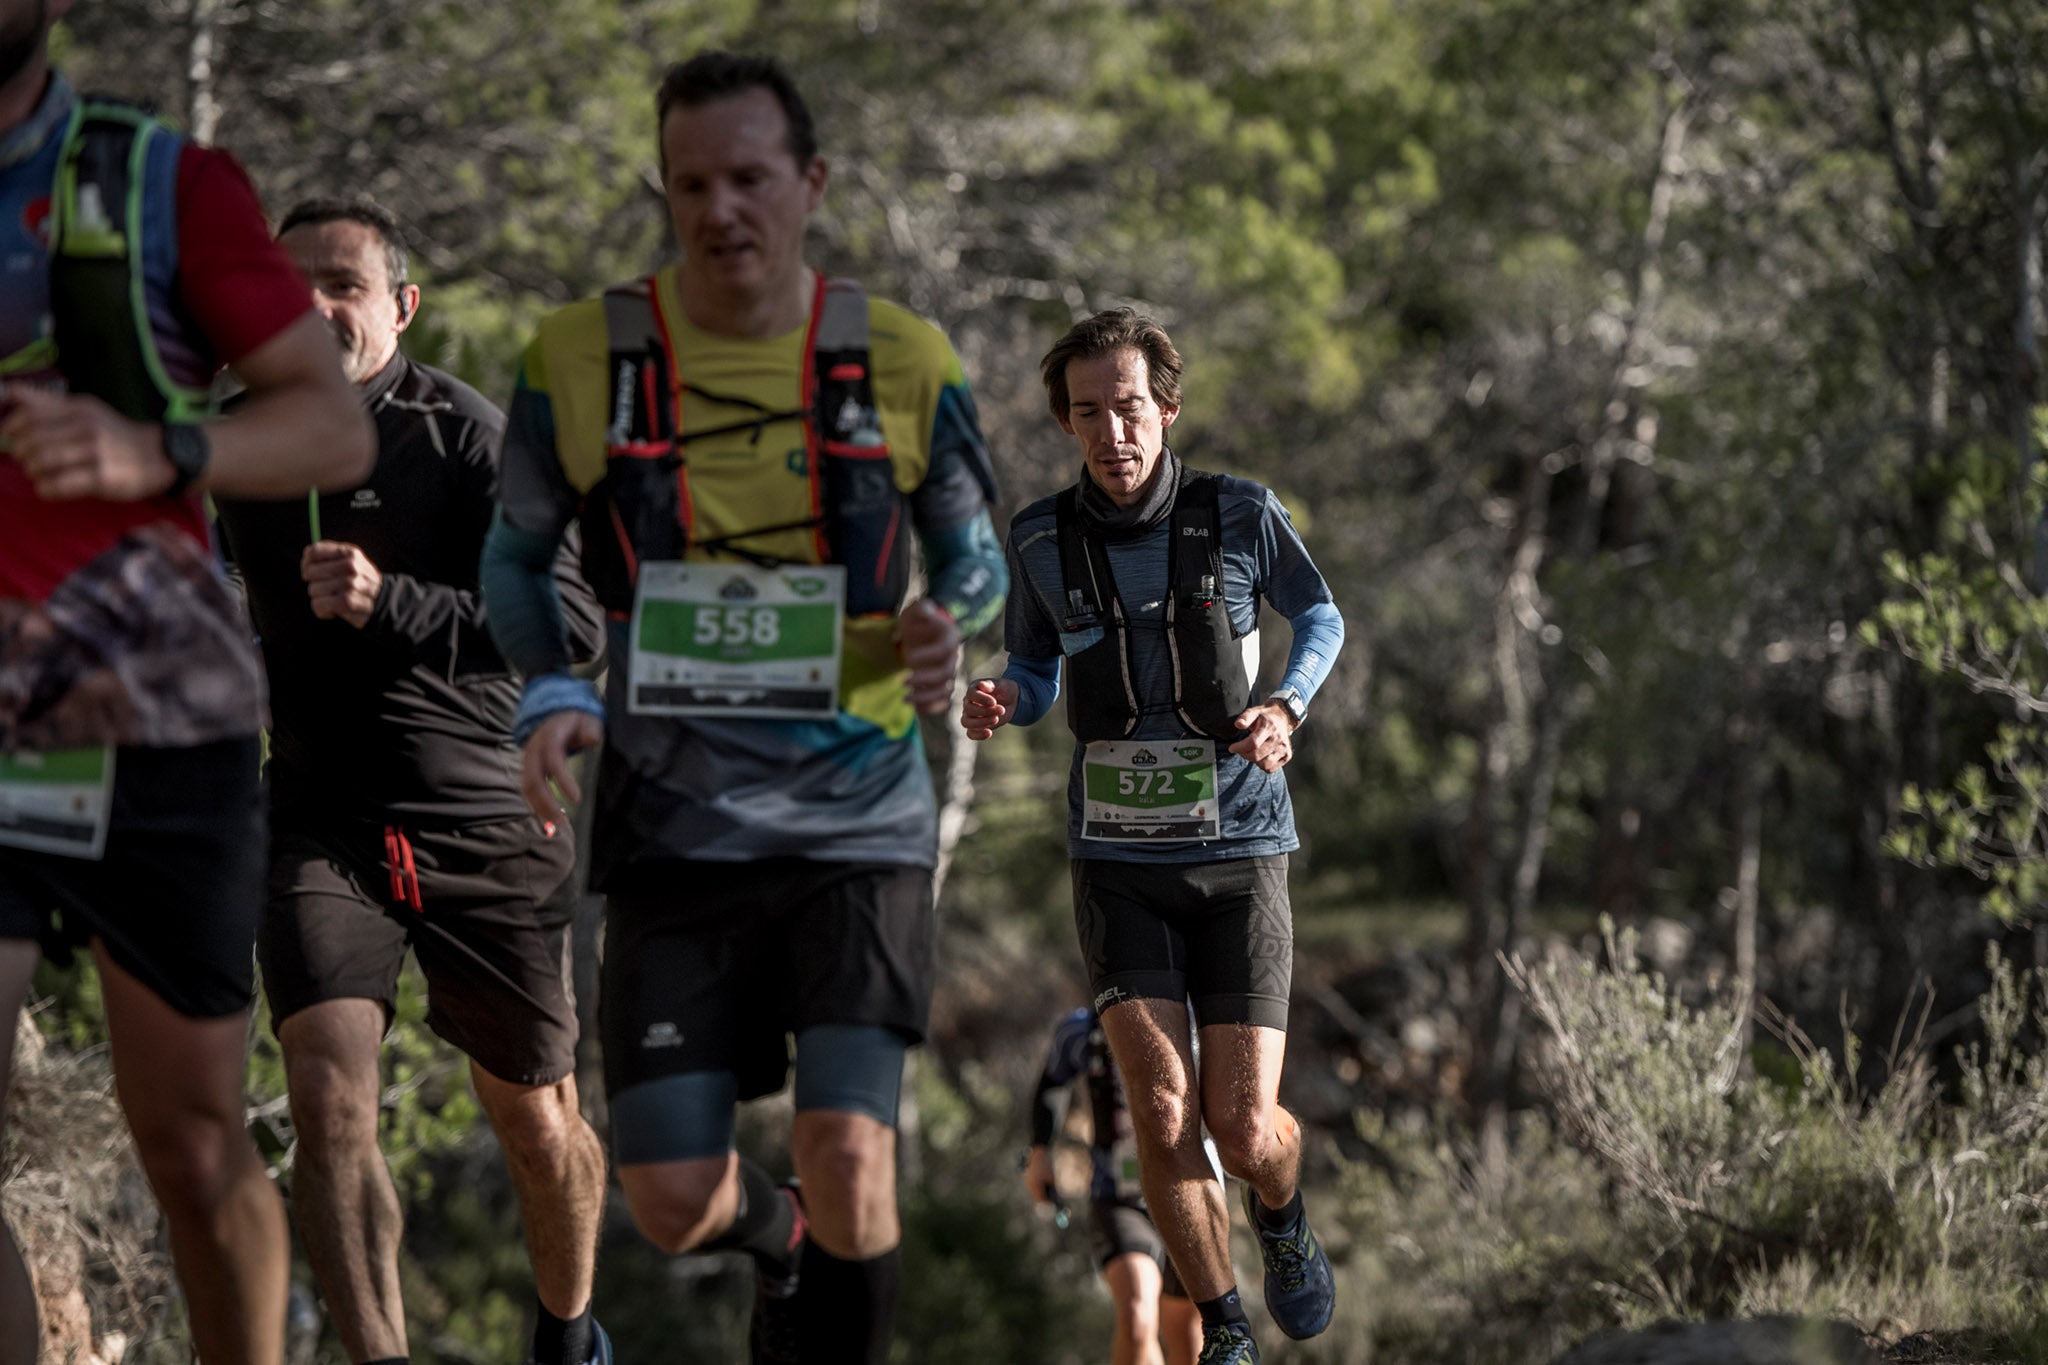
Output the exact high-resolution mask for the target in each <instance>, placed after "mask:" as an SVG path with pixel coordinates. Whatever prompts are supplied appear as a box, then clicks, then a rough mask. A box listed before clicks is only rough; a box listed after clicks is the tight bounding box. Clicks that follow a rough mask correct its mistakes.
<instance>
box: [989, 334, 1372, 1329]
mask: <svg viewBox="0 0 2048 1365" xmlns="http://www.w3.org/2000/svg"><path fill="white" fill-rule="evenodd" d="M1042 374H1043V378H1044V380H1045V385H1046V390H1047V393H1048V396H1049V398H1050V401H1051V406H1052V411H1053V415H1054V416H1055V417H1056V418H1057V419H1058V420H1059V423H1060V428H1061V429H1062V430H1063V431H1065V432H1066V433H1067V434H1068V435H1070V436H1072V437H1073V438H1074V440H1075V443H1076V444H1077V445H1078V446H1079V447H1080V452H1081V455H1082V461H1083V463H1082V470H1083V473H1082V477H1081V478H1080V479H1079V480H1078V481H1077V482H1076V483H1075V484H1074V485H1073V486H1072V487H1070V488H1067V489H1065V490H1063V491H1061V492H1060V493H1057V494H1054V495H1052V496H1050V497H1046V498H1042V499H1040V500H1039V501H1037V502H1035V503H1033V504H1032V505H1031V506H1029V507H1027V508H1025V509H1024V510H1023V511H1022V512H1020V513H1018V515H1017V517H1016V519H1015V520H1014V521H1013V522H1012V523H1011V528H1010V539H1009V547H1008V561H1009V567H1010V579H1011V584H1012V592H1011V595H1010V599H1009V606H1008V608H1007V611H1006V614H1005V624H1004V636H1005V643H1006V644H1007V646H1008V648H1009V653H1010V660H1009V664H1008V667H1007V668H1006V669H1005V671H1004V673H1003V676H1002V677H1000V678H989V679H982V680H979V681H977V682H976V683H975V684H974V685H973V687H972V688H971V689H970V690H969V692H968V695H967V699H966V701H965V702H964V703H963V704H962V708H961V724H962V725H963V727H964V728H965V729H966V732H967V734H968V736H969V737H970V738H973V739H987V738H988V737H989V736H990V735H992V734H993V733H994V732H995V731H996V729H998V728H999V727H1001V726H1003V725H1005V724H1018V725H1029V724H1032V723H1033V722H1035V721H1037V720H1038V719H1039V718H1040V717H1042V716H1044V715H1045V713H1046V712H1047V711H1048V710H1049V709H1050V708H1051V705H1052V702H1053V701H1054V699H1055V698H1056V697H1057V696H1058V695H1059V693H1060V691H1061V678H1062V668H1061V664H1062V661H1064V665H1065V667H1064V675H1065V690H1066V695H1067V719H1068V724H1069V726H1070V727H1071V728H1072V729H1073V731H1074V735H1075V738H1076V739H1077V741H1079V742H1078V743H1077V745H1076V747H1075V751H1074V759H1073V765H1072V770H1071V776H1070V778H1069V783H1068V797H1069V807H1070V822H1069V826H1068V848H1069V851H1070V853H1071V855H1072V858H1073V885H1074V915H1075V922H1076V927H1077V929H1078V931H1079V934H1080V939H1081V944H1082V949H1083V952H1084V953H1085V954H1086V955H1087V959H1088V969H1089V975H1090V978H1091V982H1092V985H1093V988H1094V991H1095V1008H1096V1009H1097V1010H1098V1011H1100V1012H1101V1016H1102V1025H1103V1029H1104V1031H1105V1032H1106V1033H1107V1034H1108V1038H1109V1044H1110V1047H1111V1049H1112V1051H1113V1052H1114V1053H1115V1056H1116V1060H1117V1064H1118V1066H1119V1067H1120V1068H1121V1069H1122V1071H1123V1073H1124V1080H1125V1085H1126V1087H1127V1089H1128V1093H1129V1096H1130V1103H1131V1118H1132V1122H1133V1126H1134V1129H1135V1133H1136V1137H1137V1143H1138V1155H1139V1162H1140V1168H1141V1176H1142V1181H1143V1185H1144V1193H1145V1202H1146V1204H1147V1205H1148V1207H1149V1208H1150V1210H1151V1213H1152V1217H1153V1219H1154V1220H1155V1221H1156V1222H1157V1224H1158V1226H1159V1232H1160V1235H1161V1236H1162V1238H1164V1240H1165V1242H1166V1246H1167V1249H1168V1251H1169V1252H1171V1254H1172V1257H1173V1262H1174V1264H1175V1265H1176V1266H1177V1267H1178V1268H1179V1270H1180V1275H1181V1279H1182V1280H1183V1282H1184V1283H1185V1284H1186V1285H1187V1288H1188V1291H1189V1294H1190V1297H1192V1298H1193V1299H1194V1300H1195V1301H1196V1304H1197V1306H1198V1307H1199V1308H1200V1310H1201V1314H1202V1322H1203V1348H1202V1356H1201V1362H1202V1365H1247V1363H1249V1362H1256V1361H1257V1360H1258V1348H1257V1345H1256V1343H1255V1342H1254V1340H1253V1338H1252V1334H1251V1328H1250V1324H1249V1321H1248V1320H1247V1319H1246V1317H1245V1314H1244V1310H1243V1308H1242V1306H1241V1305H1240V1304H1239V1302H1238V1295H1237V1290H1236V1286H1235V1283H1234V1277H1233V1275H1232V1272H1231V1268H1230V1259H1229V1221H1228V1213H1227V1210H1226V1208H1225V1205H1224V1201H1223V1198H1222V1194H1221V1190H1220V1188H1219V1187H1218V1186H1217V1184H1216V1182H1215V1180H1214V1178H1213V1176H1212V1174H1211V1172H1210V1170H1209V1165H1208V1160H1207V1158H1206V1156H1205V1155H1204V1152H1203V1147H1202V1129H1203V1125H1204V1123H1206V1124H1207V1127H1208V1130H1209V1132H1210V1134H1211V1135H1212V1136H1213V1137H1214V1139H1215V1142H1216V1146H1217V1149H1218V1151H1219V1153H1220V1155H1221V1157H1222V1162H1223V1168H1224V1170H1225V1171H1226V1172H1228V1173H1229V1174H1231V1175H1233V1176H1236V1177H1238V1178H1239V1179H1241V1180H1243V1181H1244V1182H1245V1186H1246V1194H1245V1207H1246V1212H1247V1216H1248V1217H1249V1218H1250V1219H1251V1221H1252V1223H1253V1225H1254V1227H1255V1228H1256V1229H1257V1230H1258V1233H1259V1241H1260V1249H1261V1252H1262V1254H1263V1256H1264V1259H1265V1264H1266V1279H1265V1289H1266V1303H1267V1308H1268V1309H1269V1311H1270V1312H1271V1313H1272V1315H1273V1318H1274V1320H1275V1321H1276V1322H1277V1323H1278V1324H1279V1325H1280V1328H1281V1330H1282V1331H1284V1332H1285V1333H1286V1334H1287V1335H1288V1336H1290V1337H1296V1338H1303V1337H1312V1336H1315V1335H1316V1334H1317V1333H1319V1332H1321V1331H1322V1330H1323V1329H1324V1328H1325V1327H1327V1326H1328V1325H1329V1322H1330V1316H1331V1313H1332V1311H1333V1309H1334V1305H1335V1289H1334V1284H1333V1281H1332V1278H1331V1274H1330V1265H1329V1260H1328V1258H1327V1257H1326V1256H1325V1255H1324V1253H1323V1250H1322V1247H1321V1245H1320V1244H1319V1243H1318V1241H1317V1240H1316V1237H1315V1234H1314V1233H1313V1232H1312V1231H1311V1230H1310V1228H1309V1224H1308V1220H1307V1218H1306V1217H1305V1216H1304V1214H1303V1212H1302V1207H1301V1193H1300V1190H1299V1188H1298V1183H1297V1180H1298V1176H1299V1173H1300V1168H1301V1126H1300V1124H1299V1123H1297V1122H1296V1121H1295V1119H1294V1116H1293V1115H1291V1114H1289V1113H1288V1112H1287V1111H1286V1110H1285V1109H1283V1108H1281V1107H1280V1104H1279V1089H1280V1066H1281V1056H1282V1053H1283V1051H1284V1048H1285V1043H1286V1026H1287V999H1288V986H1289V982H1290V978H1291V975H1292V969H1293V953H1294V945H1293V924H1292V917H1291V914H1290V911H1289V907H1288V899H1287V854H1288V853H1289V852H1291V851H1292V850H1293V849H1294V848H1296V847H1297V841H1296V839H1295V834H1294V815H1293V808H1292V805H1291V804H1290V802H1289V800H1288V794H1287V784H1286V780H1285V778H1284V777H1283V776H1282V775H1281V769H1282V768H1283V767H1284V766H1285V765H1286V763H1287V761H1288V759H1289V758H1290V757H1292V755H1293V752H1294V733H1295V730H1296V728H1297V727H1298V726H1299V725H1300V724H1301V722H1302V719H1303V718H1304V716H1305V715H1306V712H1307V707H1308V703H1309V700H1310V698H1312V697H1313V696H1314V694H1315V689H1316V687H1317V686H1318V685H1319V684H1320V683H1321V682H1322V681H1323V679H1324V678H1325V677H1326V676H1327V675H1328V672H1329V668H1330V665H1331V662H1332V660H1334V658H1335V657H1336V654H1337V651H1338V649H1339V648H1340V647H1341V646H1342V644H1343V640H1344V623H1343V618H1342V617H1341V616H1339V614H1338V612H1337V609H1336V607H1335V606H1334V605H1333V604H1332V602H1331V599H1330V592H1329V588H1328V586H1327V585H1326V584H1325V583H1324V582H1323V579H1322V575H1321V574H1319V573H1318V572H1317V571H1316V568H1315V565H1314V564H1313V563H1312V562H1311V561H1310V559H1309V556H1308V552H1307V550H1306V549H1305V548H1304V547H1303V545H1302V543H1301V538H1300V537H1299V536H1298V535H1297V534H1296V533H1295V530H1294V527H1293V524H1292V523H1291V522H1290V521H1289V520H1288V517H1287V513H1286V512H1285V511H1284V510H1283V509H1282V508H1281V506H1280V504H1279V501H1278V500H1277V499H1276V498H1274V496H1273V494H1272V493H1271V492H1270V491H1268V490H1267V489H1265V488H1262V487H1260V486H1259V485H1258V484H1255V483H1251V482H1249V481H1248V480H1244V479H1235V478H1230V477H1228V476H1219V475H1213V474H1204V473H1200V472H1198V471H1194V470H1190V469H1188V468H1186V467H1185V466H1183V465H1182V464H1181V462H1180V459H1179V457H1178V456H1177V455H1176V454H1175V453H1174V452H1173V451H1172V450H1171V449H1169V448H1168V447H1167V445H1166V432H1167V429H1168V428H1169V427H1171V426H1172V424H1173V421H1174V419H1175V418H1176V417H1177V416H1178V415H1179V413H1180V375H1181V358H1180V355H1179V353H1178V352H1177V351H1176V350H1175V349H1174V346H1173V342H1172V341H1171V339H1170V338H1168V336H1167V335H1166V332H1165V331H1164V329H1162V328H1161V327H1160V326H1159V325H1158V324H1157V323H1156V322H1153V321H1152V320H1151V319H1149V318H1145V317H1141V316H1139V315H1138V314H1136V313H1134V312H1132V311H1131V310H1130V309H1127V308H1124V309H1116V310H1114V311H1111V312H1106V313H1099V314H1097V315H1096V316H1094V317H1092V318H1089V319H1087V320H1086V321H1084V322H1082V323H1080V324H1078V325H1076V326H1075V327H1074V328H1073V330H1072V331H1070V332H1068V334H1067V335H1066V336H1065V337H1063V338H1061V339H1060V341H1059V342H1058V344H1056V345H1055V346H1054V347H1053V348H1052V350H1051V351H1050V352H1049V353H1047V355H1046V357H1045V360H1044V362H1043V365H1042ZM1262 600H1263V601H1264V602H1266V603H1268V604H1270V605H1271V606H1272V607H1273V608H1274V610H1276V611H1277V612H1279V613H1280V614H1281V615H1282V616H1285V617H1286V618H1287V619H1288V622H1289V625H1290V626H1291V628H1292V630H1293V642H1292V648H1291V649H1290V651H1289V655H1288V660H1287V665H1286V669H1285V671H1284V672H1283V674H1282V676H1281V678H1280V681H1279V683H1278V685H1277V686H1276V687H1274V688H1273V689H1271V690H1270V691H1267V692H1260V691H1258V690H1256V689H1255V688H1253V687H1252V686H1251V683H1252V681H1253V680H1254V677H1255V674H1256V658H1257V654H1256V649H1255V646H1254V638H1253V632H1254V627H1255V626H1256V624H1257V620H1258V609H1259V604H1260V602H1261V601H1262ZM1247 659H1249V660H1251V662H1250V663H1248V662H1247ZM1260 697H1263V698H1264V700H1257V699H1258V698H1260ZM1189 1002H1191V1003H1192V1008H1193V1018H1192V1020H1191V1019H1190V1014H1189ZM1193 1028H1198V1029H1199V1030H1200V1043H1201V1062H1200V1065H1199V1067H1197V1065H1196V1062H1195V1051H1194V1046H1193V1043H1194V1038H1193V1036H1192V1034H1191V1029H1193Z"/></svg>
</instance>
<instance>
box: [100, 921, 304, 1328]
mask: <svg viewBox="0 0 2048 1365" xmlns="http://www.w3.org/2000/svg"><path fill="white" fill-rule="evenodd" d="M95 948H96V950H97V951H96V956H97V957H98V960H99V971H100V985H101V992H102V995H103V996H104V998H105V1000H106V1008H107V1033H108V1037H109V1040H110V1043H111V1051H112V1054H113V1059H114V1090H115V1093H116V1094H117V1095H118V1096H119V1097H120V1100H121V1108H122V1109H123V1110H124V1111H125V1112H126V1114H127V1116H128V1128H129V1131H130V1132H131V1133H132V1134H133V1135H134V1137H135V1149H136V1153H137V1155H138V1156H140V1157H141V1160H142V1169H143V1173H144V1174H145V1175H147V1176H148V1177H149V1183H150V1188H151V1189H153V1190H154V1191H155V1192H156V1198H157V1204H158V1206H159V1207H160V1208H162V1209H163V1212H164V1218H165V1221H166V1222H167V1223H168V1224H169V1225H170V1234H171V1256H172V1259H173V1261H174V1262H175V1264H176V1266H177V1271H178V1281H179V1283H180V1284H182V1285H183V1286H184V1289H185V1299H186V1303H187V1305H188V1307H189V1311H190V1313H191V1316H192V1344H193V1346H194V1347H195V1348H196V1349H197V1353H198V1355H199V1357H200V1359H202V1360H204V1361H205V1362H206V1365H277V1362H278V1361H279V1360H280V1359H282V1357H283V1355H284V1315H285V1293H286V1288H287V1274H288V1271H289V1267H290V1263H291V1262H290V1258H291V1248H290V1241H289V1238H288V1235H287V1233H286V1229H285V1218H284V1202H283V1201H282V1200H280V1199H279V1198H278V1196H277V1190H276V1189H275V1188H274V1187H272V1185H271V1183H270V1178H269V1176H268V1175H267V1174H266V1173H265V1171H264V1166H263V1159H262V1157H261V1156H260V1155H259V1154H258V1153H257V1151H256V1144H255V1143H254V1142H253V1141H251V1140H250V1137H249V1130H248V1128H247V1127H246V1125H245V1120H244V1118H243V1110H244V1096H243V1090H242V1077H243V1073H244V1070H245V1065H246V1054H247V1049H248V1034H249V1015H248V1012H247V1011H246V1010H243V1011H238V1012H236V1013H234V1014H230V1015H226V1016H223V1017H221V1018H218V1019H191V1018H187V1017H186V1016H184V1015H182V1014H179V1013H178V1012H177V1011H176V1010H174V1009H172V1008H171V1007H170V1006H169V1005H168V1004H166V1003H164V1001H163V999H162V998H161V997H160V996H158V995H157V994H156V993H155V992H154V991H152V990H150V989H149V987H147V986H145V985H143V984H142V982H140V981H138V980H137V979H136V978H135V977H134V976H132V975H130V974H129V973H128V972H127V971H125V970H123V969H122V967H121V966H120V965H119V964H118V963H116V962H115V961H114V960H113V958H112V957H111V955H109V954H108V953H107V952H105V951H104V949H102V948H100V946H99V945H98V944H97V943H96V944H95Z"/></svg>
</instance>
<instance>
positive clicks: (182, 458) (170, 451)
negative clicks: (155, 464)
mask: <svg viewBox="0 0 2048 1365" xmlns="http://www.w3.org/2000/svg"><path fill="white" fill-rule="evenodd" d="M164 457H165V458H166V459H168V460H169V461H170V462H171V468H172V470H173V471H175V472H174V473H173V475H172V477H171V486H170V487H169V488H167V489H165V490H164V495H165V496H166V497H173V498H175V497H177V496H178V495H179V494H180V493H183V492H184V491H185V490H186V489H188V488H190V487H191V486H192V483H193V481H194V480H195V479H197V478H198V477H199V476H200V475H201V474H204V473H205V472H206V462H207V461H208V460H210V459H212V458H213V443H212V442H210V441H208V440H207V439H206V428H205V427H202V426H200V425H199V424H198V423H197V422H166V423H164Z"/></svg>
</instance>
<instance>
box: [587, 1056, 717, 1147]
mask: <svg viewBox="0 0 2048 1365" xmlns="http://www.w3.org/2000/svg"><path fill="white" fill-rule="evenodd" d="M739 1090H740V1083H739V1078H738V1077H737V1076H735V1075H733V1074H732V1073H731V1072H730V1071H686V1072H684V1073H683V1074H682V1075H680V1076H663V1077H662V1078H661V1079H660V1080H654V1081H642V1082H641V1083H640V1084H638V1085H629V1086H627V1087H626V1088H625V1089H623V1090H621V1091H619V1093H618V1094H616V1095H613V1096H611V1110H612V1116H611V1118H612V1123H611V1126H612V1159H613V1160H614V1161H616V1162H617V1163H618V1164H619V1165H621V1166H639V1165H645V1164H648V1163H651V1162H656V1161H690V1160H694V1159H696V1158H699V1157H714V1156H724V1155H725V1154H726V1153H727V1152H730V1151H731V1150H732V1131H733V1107H734V1105H736V1104H737V1103H738V1102H739Z"/></svg>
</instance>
